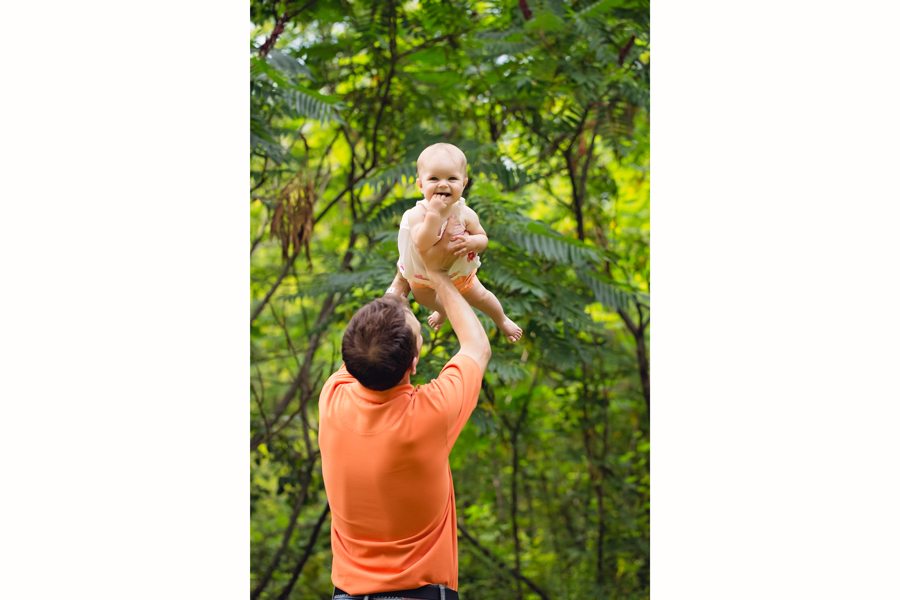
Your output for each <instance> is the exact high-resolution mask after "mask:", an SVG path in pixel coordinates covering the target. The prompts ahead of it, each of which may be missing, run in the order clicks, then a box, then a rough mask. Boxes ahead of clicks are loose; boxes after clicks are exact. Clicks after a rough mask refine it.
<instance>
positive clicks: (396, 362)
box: [341, 294, 416, 391]
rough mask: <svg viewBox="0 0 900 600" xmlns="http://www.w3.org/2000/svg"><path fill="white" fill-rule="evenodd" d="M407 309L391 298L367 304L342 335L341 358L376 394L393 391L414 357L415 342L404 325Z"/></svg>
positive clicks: (361, 381) (390, 295)
mask: <svg viewBox="0 0 900 600" xmlns="http://www.w3.org/2000/svg"><path fill="white" fill-rule="evenodd" d="M407 311H408V309H407V308H406V306H405V305H404V304H403V301H402V300H400V299H399V298H397V297H395V296H394V295H393V294H386V295H385V296H384V297H382V298H378V299H377V300H373V301H372V302H369V303H368V304H366V305H365V306H363V307H362V308H360V309H359V310H358V311H356V314H355V315H353V318H352V319H350V324H349V325H347V329H346V331H344V339H343V342H342V343H341V354H342V355H343V359H344V364H345V365H346V366H347V370H348V371H349V372H350V374H351V375H353V376H354V377H356V379H357V380H359V382H360V383H361V384H363V386H365V387H367V388H369V389H371V390H377V391H383V390H386V389H389V388H392V387H394V386H395V385H397V384H398V383H400V380H401V379H403V375H404V374H405V373H406V370H407V369H409V368H410V366H411V365H412V361H413V358H415V356H416V338H415V335H414V334H413V331H412V328H410V326H409V323H407V321H406V313H407Z"/></svg>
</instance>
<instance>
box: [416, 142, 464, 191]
mask: <svg viewBox="0 0 900 600" xmlns="http://www.w3.org/2000/svg"><path fill="white" fill-rule="evenodd" d="M466 165H467V162H466V155H465V154H463V151H462V150H460V149H459V148H457V147H456V146H454V145H453V144H444V143H440V144H432V145H431V146H428V147H427V148H425V149H424V150H422V153H421V154H420V155H419V160H417V161H416V187H417V188H419V190H421V192H422V193H423V194H424V196H425V199H426V200H431V197H432V196H433V195H435V194H444V195H445V196H447V197H448V199H447V204H453V203H455V202H456V201H457V200H459V198H460V196H462V193H463V190H464V189H466V184H467V183H468V182H469V178H468V177H466Z"/></svg>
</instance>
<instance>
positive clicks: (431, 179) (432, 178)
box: [428, 177, 437, 181]
mask: <svg viewBox="0 0 900 600" xmlns="http://www.w3.org/2000/svg"><path fill="white" fill-rule="evenodd" d="M428 181H437V177H429V178H428Z"/></svg>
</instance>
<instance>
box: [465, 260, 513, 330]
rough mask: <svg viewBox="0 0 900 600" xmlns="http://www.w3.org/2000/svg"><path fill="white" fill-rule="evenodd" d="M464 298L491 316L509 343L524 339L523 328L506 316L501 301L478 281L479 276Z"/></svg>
mask: <svg viewBox="0 0 900 600" xmlns="http://www.w3.org/2000/svg"><path fill="white" fill-rule="evenodd" d="M463 298H465V299H466V301H467V302H468V303H469V304H471V305H472V306H474V307H475V308H477V309H478V310H480V311H481V312H483V313H484V314H486V315H487V316H489V317H490V318H491V320H492V321H493V322H494V323H496V325H497V327H498V328H499V329H500V331H502V332H503V335H505V336H506V339H508V340H509V341H511V342H518V341H519V339H520V338H521V337H522V328H521V327H519V326H518V325H517V324H516V323H515V321H513V320H512V319H510V318H509V317H507V316H506V313H505V312H503V306H501V305H500V301H499V300H497V296H495V295H494V294H493V292H491V291H489V290H488V289H487V288H485V287H484V285H482V283H481V282H480V281H479V280H478V276H477V275H476V276H475V282H474V283H473V284H472V286H471V287H470V288H469V289H468V290H466V291H465V292H464V293H463Z"/></svg>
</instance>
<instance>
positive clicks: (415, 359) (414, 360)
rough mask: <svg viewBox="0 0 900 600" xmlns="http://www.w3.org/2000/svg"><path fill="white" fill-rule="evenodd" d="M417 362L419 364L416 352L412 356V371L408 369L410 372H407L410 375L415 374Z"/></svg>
mask: <svg viewBox="0 0 900 600" xmlns="http://www.w3.org/2000/svg"><path fill="white" fill-rule="evenodd" d="M417 364H419V355H418V354H416V355H415V356H414V357H413V362H412V371H410V373H409V374H410V375H415V374H416V365H417Z"/></svg>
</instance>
